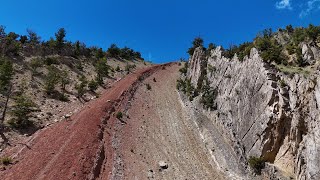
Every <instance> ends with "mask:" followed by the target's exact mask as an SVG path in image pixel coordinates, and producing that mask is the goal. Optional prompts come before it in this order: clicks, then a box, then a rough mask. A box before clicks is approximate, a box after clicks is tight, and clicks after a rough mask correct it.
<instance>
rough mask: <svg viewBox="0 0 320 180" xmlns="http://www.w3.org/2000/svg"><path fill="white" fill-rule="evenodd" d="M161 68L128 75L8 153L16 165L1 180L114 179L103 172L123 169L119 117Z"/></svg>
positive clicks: (7, 170)
mask: <svg viewBox="0 0 320 180" xmlns="http://www.w3.org/2000/svg"><path fill="white" fill-rule="evenodd" d="M167 66H170V64H169V65H167ZM161 68H162V66H153V67H151V68H146V69H142V70H139V71H138V72H135V73H133V74H131V75H128V76H127V77H126V78H124V79H122V80H120V81H119V82H117V83H115V84H114V85H113V87H111V88H110V89H108V90H106V92H105V93H104V94H103V95H102V96H101V97H100V98H99V99H97V100H95V101H92V102H90V103H88V104H87V105H86V107H85V108H83V110H82V111H80V112H79V113H77V114H75V115H74V116H72V117H71V118H70V119H69V120H66V121H63V122H60V123H58V124H55V125H53V126H51V127H48V128H46V129H43V130H41V131H39V132H37V133H36V134H35V135H34V136H33V137H32V139H30V140H29V141H28V142H26V144H25V145H19V146H17V147H13V148H11V149H10V150H7V152H6V154H7V155H8V156H10V157H13V158H14V164H13V165H11V166H10V167H8V168H7V169H6V170H3V171H0V179H5V180H7V179H8V180H24V179H27V180H28V179H30V180H31V179H32V180H35V179H55V180H58V179H97V178H100V179H108V178H109V177H108V176H110V175H103V176H100V174H101V173H100V172H102V171H103V172H111V171H112V169H113V167H114V166H116V165H119V164H120V165H119V166H121V163H117V162H116V160H117V158H116V157H114V155H115V154H114V153H112V152H113V149H114V148H115V147H116V146H117V142H116V141H115V140H114V139H112V138H113V136H112V135H113V134H114V133H113V132H114V128H116V125H117V124H119V123H124V122H120V120H118V119H116V118H115V117H114V112H117V111H118V109H123V108H126V104H127V103H126V101H129V100H130V99H131V97H132V96H133V94H134V92H135V90H136V88H137V86H138V84H139V83H140V81H139V80H141V79H142V78H143V77H147V76H148V75H150V74H152V73H153V72H155V71H157V70H159V69H161ZM107 127H108V128H107ZM106 151H107V152H106Z"/></svg>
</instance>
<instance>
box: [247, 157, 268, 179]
mask: <svg viewBox="0 0 320 180" xmlns="http://www.w3.org/2000/svg"><path fill="white" fill-rule="evenodd" d="M248 163H249V166H250V167H251V168H252V169H253V171H254V172H255V173H256V174H258V175H260V174H261V170H262V169H263V168H264V167H265V161H264V159H263V158H260V157H254V156H250V157H249V160H248Z"/></svg>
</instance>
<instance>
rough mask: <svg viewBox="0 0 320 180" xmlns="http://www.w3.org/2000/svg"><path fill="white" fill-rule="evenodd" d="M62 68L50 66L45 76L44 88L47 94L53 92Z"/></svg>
mask: <svg viewBox="0 0 320 180" xmlns="http://www.w3.org/2000/svg"><path fill="white" fill-rule="evenodd" d="M60 73H61V72H60V70H59V69H57V68H56V67H54V66H49V67H48V74H47V76H46V78H45V82H44V89H45V91H46V93H47V94H51V93H52V92H53V91H54V89H55V87H56V85H57V83H58V82H59V80H60Z"/></svg>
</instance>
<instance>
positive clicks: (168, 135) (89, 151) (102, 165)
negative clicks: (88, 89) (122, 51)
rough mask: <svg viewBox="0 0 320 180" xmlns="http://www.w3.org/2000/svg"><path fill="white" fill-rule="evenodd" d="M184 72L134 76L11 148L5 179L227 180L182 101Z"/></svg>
mask: <svg viewBox="0 0 320 180" xmlns="http://www.w3.org/2000/svg"><path fill="white" fill-rule="evenodd" d="M179 68H180V66H179V65H178V64H177V63H171V64H166V65H159V66H153V67H150V68H145V69H142V70H139V71H137V72H135V73H133V74H130V75H128V76H127V77H126V78H124V79H122V80H120V81H119V82H117V83H115V84H114V85H113V86H112V87H111V88H110V89H108V90H106V91H105V92H104V93H103V95H102V96H101V97H100V98H99V99H97V100H95V101H92V102H89V103H88V104H87V105H86V106H85V107H84V108H83V109H82V111H80V112H78V113H76V114H75V115H73V116H72V117H71V118H70V119H68V120H66V121H62V122H60V123H57V124H55V125H53V126H51V127H48V128H46V129H43V130H41V131H39V132H37V133H36V134H35V135H34V136H33V137H31V139H30V140H29V141H28V142H26V143H25V144H24V145H22V144H20V145H18V146H16V147H13V148H11V149H7V150H6V152H5V154H6V155H8V156H10V157H12V158H13V160H14V162H13V164H12V165H10V166H8V167H6V169H4V170H2V171H0V176H1V179H6V180H7V179H8V180H11V179H12V180H16V179H19V180H20V179H21V180H24V179H26V180H29V179H30V180H31V179H32V180H34V179H58V180H59V179H129V180H130V179H223V178H222V176H221V175H220V174H221V173H220V172H219V171H217V170H216V168H215V165H214V162H213V161H212V159H211V156H210V154H209V153H208V151H206V148H205V144H204V143H203V142H202V140H201V137H200V136H199V133H198V132H197V128H196V126H195V124H194V123H193V122H192V119H191V118H190V117H187V116H186V114H187V113H185V111H186V108H185V107H184V105H183V103H181V102H180V99H179V95H178V92H177V90H176V87H175V84H176V80H177V78H178V77H179V72H178V69H179ZM147 84H148V85H150V87H149V88H147ZM118 112H122V114H123V117H122V118H120V119H118V118H116V114H117V113H118Z"/></svg>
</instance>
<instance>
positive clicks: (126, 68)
mask: <svg viewBox="0 0 320 180" xmlns="http://www.w3.org/2000/svg"><path fill="white" fill-rule="evenodd" d="M134 68H136V65H135V64H129V63H127V65H126V67H125V71H126V72H127V74H129V73H131V71H132V69H134Z"/></svg>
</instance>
